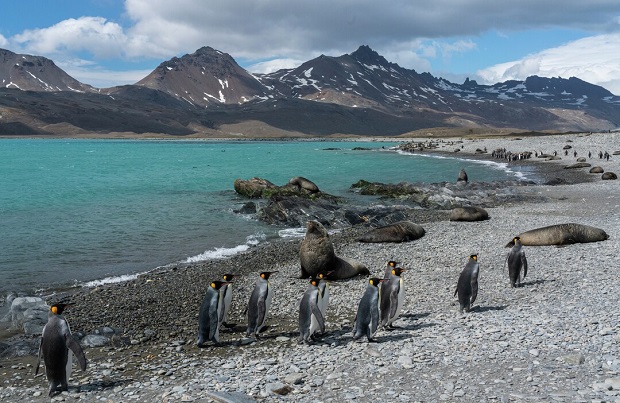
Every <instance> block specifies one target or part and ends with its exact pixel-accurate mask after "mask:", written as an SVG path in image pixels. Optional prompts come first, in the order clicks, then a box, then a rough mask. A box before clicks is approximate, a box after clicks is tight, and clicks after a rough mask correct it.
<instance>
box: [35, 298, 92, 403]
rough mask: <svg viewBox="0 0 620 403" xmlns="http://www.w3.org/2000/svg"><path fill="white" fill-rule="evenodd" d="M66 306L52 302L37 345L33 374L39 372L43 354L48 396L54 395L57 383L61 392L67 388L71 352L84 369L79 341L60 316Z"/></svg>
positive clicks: (83, 357)
mask: <svg viewBox="0 0 620 403" xmlns="http://www.w3.org/2000/svg"><path fill="white" fill-rule="evenodd" d="M67 306H69V304H54V305H52V306H51V307H50V311H49V313H48V318H47V323H46V324H45V326H44V327H43V334H42V336H41V344H40V346H39V360H38V362H37V368H36V370H35V375H37V374H38V373H39V366H40V364H41V356H43V362H44V363H45V374H46V375H47V380H48V382H49V385H50V389H49V393H48V394H49V396H50V397H52V395H54V393H55V392H56V388H57V387H58V386H59V385H60V390H61V393H62V391H66V390H68V384H67V381H68V380H69V378H70V377H71V365H72V363H73V354H75V357H76V358H77V360H78V363H79V364H80V368H81V369H82V371H85V370H86V357H85V356H84V351H83V350H82V347H81V346H80V343H78V342H77V341H76V340H75V338H73V335H72V334H71V328H70V327H69V323H68V322H67V321H66V319H65V318H64V317H63V316H62V313H63V311H64V310H65V308H66V307H67Z"/></svg>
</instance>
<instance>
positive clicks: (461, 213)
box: [450, 206, 489, 221]
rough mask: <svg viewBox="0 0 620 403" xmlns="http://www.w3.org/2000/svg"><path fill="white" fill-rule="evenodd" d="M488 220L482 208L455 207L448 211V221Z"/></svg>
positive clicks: (487, 214)
mask: <svg viewBox="0 0 620 403" xmlns="http://www.w3.org/2000/svg"><path fill="white" fill-rule="evenodd" d="M488 219H489V213H488V212H487V211H486V210H485V209H483V208H482V207H474V206H464V207H455V208H453V209H452V210H451V211H450V221H484V220H488Z"/></svg>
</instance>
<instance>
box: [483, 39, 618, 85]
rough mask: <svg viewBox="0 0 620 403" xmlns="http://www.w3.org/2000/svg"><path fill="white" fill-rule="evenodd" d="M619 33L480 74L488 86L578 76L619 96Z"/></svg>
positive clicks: (504, 64) (540, 54)
mask: <svg viewBox="0 0 620 403" xmlns="http://www.w3.org/2000/svg"><path fill="white" fill-rule="evenodd" d="M619 49H620V33H614V34H604V35H596V36H591V37H588V38H583V39H579V40H576V41H573V42H569V43H567V44H565V45H562V46H559V47H557V48H553V49H547V50H544V51H542V52H539V53H536V54H533V55H529V56H527V57H525V58H523V59H521V60H515V61H513V62H508V63H502V64H498V65H495V66H491V67H489V68H487V69H484V70H480V71H478V72H477V74H478V76H479V77H481V78H482V80H483V81H484V82H486V83H496V82H501V81H506V80H523V79H525V78H526V77H528V76H532V75H539V76H543V77H562V78H569V77H577V78H580V79H582V80H584V81H587V82H589V83H592V84H597V85H601V86H603V87H605V88H606V89H608V90H609V91H611V92H612V93H614V94H616V95H620V51H619Z"/></svg>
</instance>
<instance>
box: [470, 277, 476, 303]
mask: <svg viewBox="0 0 620 403" xmlns="http://www.w3.org/2000/svg"><path fill="white" fill-rule="evenodd" d="M477 297H478V279H472V281H471V298H470V300H469V301H470V302H469V303H470V305H474V301H476V298H477Z"/></svg>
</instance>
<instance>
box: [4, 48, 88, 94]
mask: <svg viewBox="0 0 620 403" xmlns="http://www.w3.org/2000/svg"><path fill="white" fill-rule="evenodd" d="M0 84H1V86H2V87H6V88H17V89H20V90H24V91H45V92H54V91H75V92H94V91H95V89H94V88H93V87H91V86H89V85H86V84H82V83H81V82H79V81H78V80H76V79H74V78H73V77H71V76H70V75H68V74H67V73H65V72H64V71H63V70H62V69H60V68H59V67H58V66H56V65H55V64H54V62H53V61H51V60H50V59H47V58H45V57H41V56H31V55H20V54H17V53H13V52H11V51H9V50H6V49H0Z"/></svg>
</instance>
